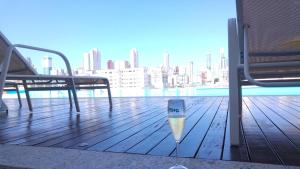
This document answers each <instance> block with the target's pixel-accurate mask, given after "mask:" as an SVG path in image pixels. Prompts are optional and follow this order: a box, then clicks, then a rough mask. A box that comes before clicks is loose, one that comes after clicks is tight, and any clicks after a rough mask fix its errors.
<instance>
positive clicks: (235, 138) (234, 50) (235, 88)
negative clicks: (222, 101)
mask: <svg viewBox="0 0 300 169" xmlns="http://www.w3.org/2000/svg"><path fill="white" fill-rule="evenodd" d="M228 47H229V51H228V52H229V54H228V56H229V120H230V143H231V145H232V146H238V145H240V130H241V129H240V120H241V110H242V109H241V108H242V101H241V98H242V97H241V96H242V95H241V94H242V93H241V83H240V75H239V70H238V65H239V63H240V59H239V58H240V51H239V43H238V35H237V28H236V20H235V19H229V20H228Z"/></svg>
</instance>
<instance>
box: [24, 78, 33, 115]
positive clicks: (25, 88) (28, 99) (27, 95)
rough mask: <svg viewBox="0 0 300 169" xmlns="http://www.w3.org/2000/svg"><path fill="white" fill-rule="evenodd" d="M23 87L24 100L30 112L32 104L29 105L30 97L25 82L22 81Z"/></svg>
mask: <svg viewBox="0 0 300 169" xmlns="http://www.w3.org/2000/svg"><path fill="white" fill-rule="evenodd" d="M23 86H24V90H25V95H26V99H27V104H28V108H29V110H30V111H32V104H31V99H30V95H29V91H28V86H27V83H26V80H23Z"/></svg>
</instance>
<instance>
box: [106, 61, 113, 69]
mask: <svg viewBox="0 0 300 169" xmlns="http://www.w3.org/2000/svg"><path fill="white" fill-rule="evenodd" d="M107 69H114V62H113V61H112V60H108V61H107Z"/></svg>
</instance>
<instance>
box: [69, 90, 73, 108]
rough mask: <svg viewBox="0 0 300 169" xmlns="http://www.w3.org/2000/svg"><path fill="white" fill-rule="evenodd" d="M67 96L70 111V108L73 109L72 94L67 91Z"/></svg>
mask: <svg viewBox="0 0 300 169" xmlns="http://www.w3.org/2000/svg"><path fill="white" fill-rule="evenodd" d="M68 96H69V103H70V109H71V110H72V108H73V105H72V94H71V91H70V90H68Z"/></svg>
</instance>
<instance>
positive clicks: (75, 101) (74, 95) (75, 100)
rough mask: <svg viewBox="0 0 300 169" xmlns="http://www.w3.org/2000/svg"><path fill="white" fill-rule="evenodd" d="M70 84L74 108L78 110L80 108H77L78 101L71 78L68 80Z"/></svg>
mask: <svg viewBox="0 0 300 169" xmlns="http://www.w3.org/2000/svg"><path fill="white" fill-rule="evenodd" d="M70 84H71V90H72V94H73V98H74V103H75V108H76V111H77V112H80V108H79V103H78V98H77V93H76V88H75V83H74V81H73V80H72V81H71V82H70Z"/></svg>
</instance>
